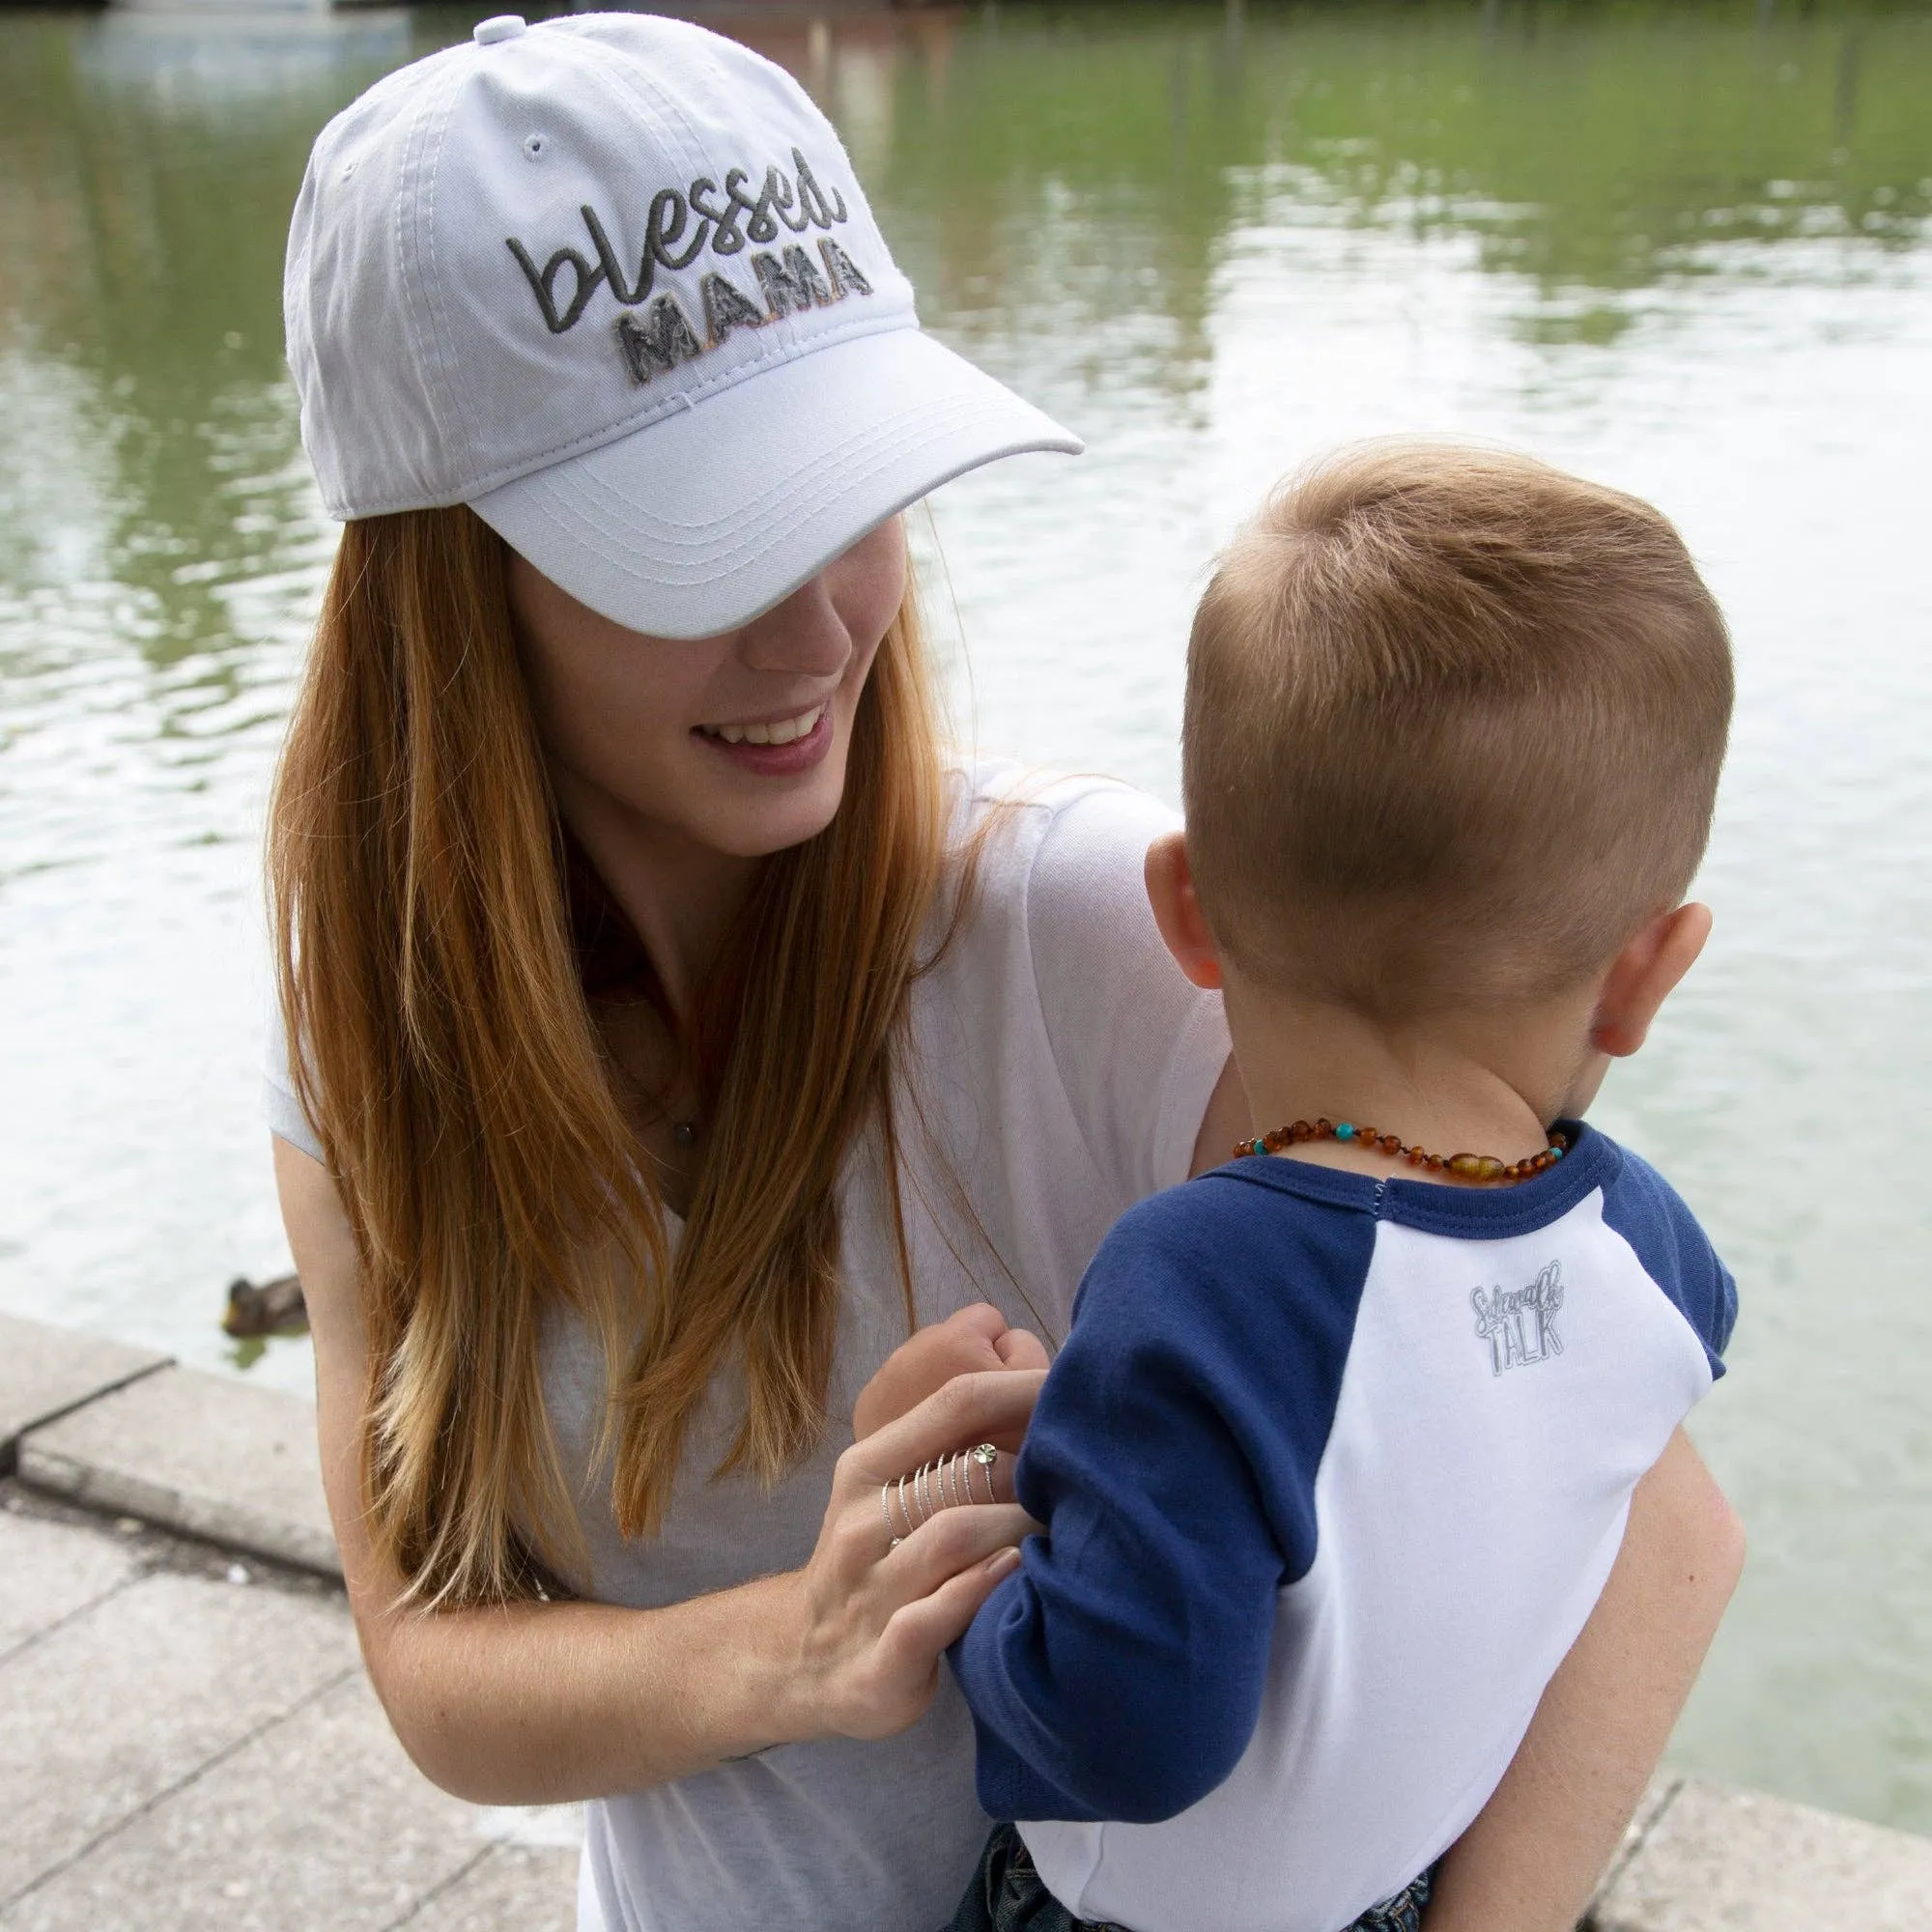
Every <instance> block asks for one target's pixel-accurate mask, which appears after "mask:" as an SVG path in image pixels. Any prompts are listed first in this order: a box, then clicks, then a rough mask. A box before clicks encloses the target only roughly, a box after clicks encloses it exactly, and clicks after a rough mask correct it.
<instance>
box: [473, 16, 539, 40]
mask: <svg viewBox="0 0 1932 1932" xmlns="http://www.w3.org/2000/svg"><path fill="white" fill-rule="evenodd" d="M526 31H527V29H526V26H525V24H524V16H523V15H522V14H492V15H491V17H490V18H489V19H487V20H478V21H477V23H476V27H475V31H474V32H473V33H472V34H471V36H470V38H471V39H472V40H474V41H475V43H476V44H477V45H478V46H479V47H494V46H495V45H496V44H497V42H498V41H514V40H515V39H516V38H517V36H518V35H519V34H521V33H525V32H526Z"/></svg>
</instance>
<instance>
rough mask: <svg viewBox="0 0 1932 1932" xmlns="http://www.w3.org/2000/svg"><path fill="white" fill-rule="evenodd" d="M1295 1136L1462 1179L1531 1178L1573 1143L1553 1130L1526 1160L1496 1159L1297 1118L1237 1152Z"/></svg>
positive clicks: (1269, 1147) (1288, 1143)
mask: <svg viewBox="0 0 1932 1932" xmlns="http://www.w3.org/2000/svg"><path fill="white" fill-rule="evenodd" d="M1297 1141H1348V1142H1349V1143H1350V1145H1352V1146H1355V1147H1363V1148H1367V1149H1368V1151H1370V1152H1371V1153H1392V1154H1394V1155H1395V1156H1396V1157H1397V1159H1399V1160H1406V1161H1407V1163H1408V1164H1409V1166H1410V1167H1426V1168H1429V1169H1431V1170H1432V1171H1434V1172H1435V1173H1441V1172H1443V1171H1445V1170H1446V1171H1447V1172H1448V1173H1450V1174H1453V1175H1456V1176H1458V1177H1459V1178H1460V1179H1463V1180H1527V1179H1530V1177H1531V1176H1532V1175H1537V1174H1541V1173H1542V1172H1543V1171H1544V1169H1545V1168H1548V1167H1554V1166H1555V1165H1556V1163H1557V1162H1558V1161H1559V1160H1561V1159H1562V1158H1563V1156H1564V1154H1565V1153H1567V1152H1568V1151H1569V1149H1570V1137H1569V1135H1568V1134H1559V1133H1554V1132H1552V1133H1551V1134H1550V1136H1549V1145H1548V1147H1547V1148H1545V1149H1544V1151H1542V1152H1541V1153H1533V1154H1531V1155H1530V1156H1529V1158H1528V1159H1527V1160H1508V1161H1505V1160H1498V1159H1497V1158H1496V1157H1495V1155H1494V1154H1492V1153H1446V1154H1445V1153H1430V1152H1429V1151H1427V1150H1426V1149H1423V1148H1419V1147H1405V1146H1404V1145H1403V1143H1402V1142H1401V1141H1399V1140H1397V1139H1396V1137H1395V1136H1394V1135H1393V1134H1383V1133H1378V1132H1377V1131H1376V1129H1375V1128H1374V1127H1363V1126H1358V1125H1356V1124H1355V1122H1352V1121H1331V1120H1329V1119H1327V1118H1326V1116H1323V1118H1322V1119H1321V1120H1319V1121H1296V1122H1293V1124H1292V1125H1290V1126H1286V1127H1271V1128H1270V1129H1269V1130H1268V1131H1267V1132H1266V1133H1264V1134H1257V1135H1256V1136H1255V1138H1254V1139H1253V1140H1251V1141H1236V1143H1235V1158H1236V1160H1239V1159H1240V1158H1241V1156H1242V1155H1243V1154H1250V1153H1279V1152H1280V1151H1282V1149H1283V1148H1285V1147H1293V1145H1294V1144H1295V1142H1297Z"/></svg>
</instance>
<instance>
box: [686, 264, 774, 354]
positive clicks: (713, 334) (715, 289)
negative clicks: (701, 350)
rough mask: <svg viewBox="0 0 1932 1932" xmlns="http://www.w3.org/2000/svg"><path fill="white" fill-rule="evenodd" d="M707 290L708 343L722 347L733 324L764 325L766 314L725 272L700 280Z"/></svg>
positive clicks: (743, 326) (701, 285)
mask: <svg viewBox="0 0 1932 1932" xmlns="http://www.w3.org/2000/svg"><path fill="white" fill-rule="evenodd" d="M698 287H699V288H700V289H701V290H702V291H703V294H704V327H705V332H706V334H707V335H708V337H709V338H710V339H709V343H708V345H707V346H708V347H710V348H712V349H716V348H718V347H720V346H721V345H722V344H723V342H724V341H725V337H726V336H728V335H729V334H730V333H731V331H732V330H733V329H734V328H762V327H764V325H765V320H766V318H765V317H764V315H763V314H762V313H760V311H759V310H757V309H755V308H753V306H752V304H751V303H750V302H749V301H748V300H746V298H744V297H743V296H741V295H740V294H739V293H738V291H737V290H736V289H734V288H733V287H732V286H731V284H730V283H729V282H727V281H726V280H725V277H724V276H723V275H717V274H712V275H706V276H705V277H704V279H703V280H702V281H701V282H700V283H699V284H698Z"/></svg>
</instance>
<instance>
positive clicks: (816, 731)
mask: <svg viewBox="0 0 1932 1932" xmlns="http://www.w3.org/2000/svg"><path fill="white" fill-rule="evenodd" d="M691 735H692V736H693V737H694V738H696V739H697V740H699V742H700V743H702V744H705V745H708V746H710V748H711V749H712V750H713V751H714V752H717V753H719V754H720V755H721V756H723V757H726V758H729V759H730V760H731V762H732V763H733V764H734V765H736V766H738V767H739V769H740V770H742V771H747V772H755V773H756V774H757V775H758V776H759V777H760V778H791V777H793V776H795V775H796V774H797V773H799V772H809V771H810V769H811V768H812V767H813V766H814V765H816V764H818V763H819V762H820V761H821V760H822V759H823V758H824V756H825V754H826V753H827V752H829V751H830V750H831V749H832V705H831V702H830V700H829V699H828V700H827V701H825V702H823V703H819V704H814V705H813V706H812V707H811V708H810V710H809V711H800V712H797V713H795V714H794V715H792V716H791V717H789V718H774V719H770V720H766V721H759V722H755V723H752V724H745V725H694V726H693V727H692V734H691Z"/></svg>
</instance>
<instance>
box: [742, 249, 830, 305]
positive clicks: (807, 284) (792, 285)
mask: <svg viewBox="0 0 1932 1932" xmlns="http://www.w3.org/2000/svg"><path fill="white" fill-rule="evenodd" d="M752 267H753V270H754V271H755V272H756V274H757V277H758V287H759V289H760V291H761V292H762V293H763V295H764V298H765V306H766V308H768V309H769V310H770V311H771V316H772V320H773V321H774V322H778V321H780V320H781V319H782V318H783V317H785V316H788V315H790V314H791V313H792V312H793V310H795V309H797V310H804V309H809V308H811V307H813V306H816V307H818V308H828V307H830V306H831V304H832V303H834V302H836V301H837V300H838V297H837V296H835V295H834V294H833V293H832V291H831V290H830V289H829V288H827V287H826V286H825V278H824V277H823V276H822V275H821V274H820V273H819V272H818V270H817V268H816V267H815V266H814V265H813V263H812V259H811V257H810V255H808V254H807V253H806V252H805V250H804V249H803V248H801V247H800V246H799V245H798V243H797V242H796V241H794V242H793V243H792V244H791V246H790V247H789V248H787V249H786V250H785V251H784V260H783V261H782V262H781V261H780V260H779V258H778V257H777V256H776V255H766V254H758V255H753V257H752Z"/></svg>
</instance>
